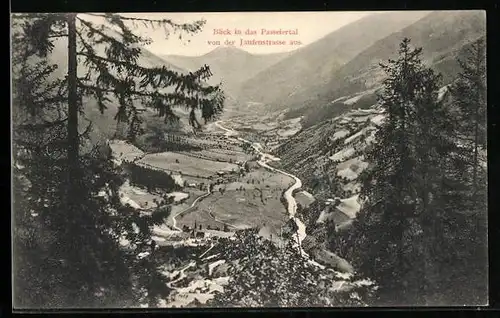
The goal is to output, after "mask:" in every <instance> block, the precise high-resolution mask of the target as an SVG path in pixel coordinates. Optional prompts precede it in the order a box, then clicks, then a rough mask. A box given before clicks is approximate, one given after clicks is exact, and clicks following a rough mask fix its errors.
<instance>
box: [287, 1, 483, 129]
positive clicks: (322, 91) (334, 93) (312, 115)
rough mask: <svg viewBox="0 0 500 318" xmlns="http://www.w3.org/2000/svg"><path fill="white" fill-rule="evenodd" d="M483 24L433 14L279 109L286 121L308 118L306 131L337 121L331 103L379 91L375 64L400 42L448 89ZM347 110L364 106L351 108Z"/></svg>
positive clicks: (469, 17) (474, 14) (470, 15)
mask: <svg viewBox="0 0 500 318" xmlns="http://www.w3.org/2000/svg"><path fill="white" fill-rule="evenodd" d="M485 22H486V21H485V14H484V13H483V12H481V11H454V12H450V11H448V12H433V13H431V14H429V15H427V16H426V17H424V18H422V19H421V20H419V21H417V22H415V23H414V24H412V25H410V26H408V27H407V28H405V29H403V30H401V31H398V32H395V33H393V34H391V35H389V36H387V37H385V38H384V39H382V40H380V41H377V42H376V43H374V44H373V45H372V46H370V47H369V48H368V49H366V50H364V51H363V52H362V53H360V54H358V55H357V56H356V57H355V58H353V59H352V60H351V61H349V62H348V63H347V64H346V65H344V66H343V67H342V68H340V69H339V70H337V71H336V72H335V74H334V76H333V77H332V79H331V80H330V81H329V82H328V83H325V84H322V85H315V86H314V87H310V88H309V89H308V90H307V91H304V92H302V93H301V94H300V96H293V98H288V99H286V100H285V101H284V102H283V105H287V107H288V108H290V109H292V111H291V112H292V114H290V115H289V116H290V117H297V116H299V115H304V114H306V116H305V117H306V118H305V119H304V121H305V122H306V123H307V124H306V126H307V125H311V124H314V123H315V122H317V121H318V120H323V119H328V118H332V117H333V116H336V115H338V113H339V112H341V111H342V109H340V108H338V107H336V105H335V104H336V103H335V102H334V101H335V100H337V99H339V98H341V97H343V96H349V95H352V94H355V93H359V92H363V91H368V90H373V89H375V88H376V87H377V86H378V85H380V82H381V80H382V79H383V76H384V74H383V72H382V70H381V68H380V67H379V63H380V62H385V61H387V59H389V58H394V57H396V55H397V52H398V49H399V43H400V42H401V40H402V39H403V38H404V37H408V38H410V39H411V44H412V45H413V46H418V47H422V48H423V55H422V56H423V59H424V61H426V62H427V63H428V65H431V66H432V67H434V68H435V69H436V70H437V71H439V72H442V73H443V80H444V84H447V83H449V82H450V81H451V80H452V79H453V78H454V77H455V76H456V74H457V71H458V69H459V67H458V62H457V57H458V56H460V55H463V54H464V52H465V50H466V49H467V47H468V46H469V45H470V43H472V42H474V41H476V40H478V39H479V38H481V37H484V36H485V27H486V25H485ZM371 98H372V100H373V98H374V96H373V93H372V97H371ZM337 104H338V103H337ZM351 107H354V108H357V107H362V108H363V107H364V106H358V105H356V103H353V104H352V105H351ZM299 108H300V109H301V110H298V109H299Z"/></svg>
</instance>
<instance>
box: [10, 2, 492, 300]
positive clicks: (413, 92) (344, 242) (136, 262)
mask: <svg viewBox="0 0 500 318" xmlns="http://www.w3.org/2000/svg"><path fill="white" fill-rule="evenodd" d="M10 22H11V24H10V31H11V32H10V48H11V87H12V90H11V138H12V139H11V147H12V148H11V151H12V155H11V160H12V165H11V171H12V172H11V173H12V179H11V182H12V187H11V188H12V193H11V195H12V207H11V213H12V224H11V235H12V271H13V272H12V279H13V281H12V306H13V308H14V309H17V310H32V309H84V308H87V309H88V308H92V309H100V308H116V309H126V308H164V309H170V308H228V307H233V308H255V307H266V308H269V307H284V308H297V307H330V308H332V307H333V308H336V307H349V308H353V307H388V306H391V307H408V306H411V307H416V306H417V307H428V306H433V307H436V306H486V305H488V240H487V233H488V231H487V228H488V220H487V214H488V213H487V210H488V207H487V188H488V187H487V149H486V148H487V134H486V126H487V125H486V122H487V121H486V108H487V106H486V105H487V99H486V93H487V89H486V87H487V83H486V12H485V11H481V10H461V11H411V10H407V11H321V12H217V13H214V12H196V13H183V12H166V13H161V12H155V13H144V12H141V13H130V12H128V13H98V12H97V13H11V15H10Z"/></svg>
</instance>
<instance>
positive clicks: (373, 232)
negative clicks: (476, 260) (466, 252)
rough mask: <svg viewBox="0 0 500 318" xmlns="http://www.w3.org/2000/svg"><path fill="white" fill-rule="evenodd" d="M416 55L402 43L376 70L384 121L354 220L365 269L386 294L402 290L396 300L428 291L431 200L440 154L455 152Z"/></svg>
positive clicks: (435, 79) (434, 80)
mask: <svg viewBox="0 0 500 318" xmlns="http://www.w3.org/2000/svg"><path fill="white" fill-rule="evenodd" d="M421 51H422V50H421V49H420V48H412V47H411V46H410V40H409V39H404V40H403V41H402V43H401V44H400V49H399V56H398V59H396V60H389V63H388V64H382V65H381V67H382V68H383V70H384V71H385V72H386V74H387V79H386V80H385V81H384V91H383V93H382V94H381V96H379V100H380V104H381V106H382V108H383V109H384V110H385V112H386V116H387V117H386V120H385V121H384V123H383V124H382V125H381V126H380V127H379V130H378V131H377V133H376V140H377V141H376V143H375V144H374V146H373V148H372V149H371V150H370V151H369V152H368V154H367V156H366V157H367V159H368V160H369V161H370V162H372V163H374V166H373V169H370V170H368V171H367V172H366V173H365V175H364V185H363V187H362V190H361V197H362V198H364V199H365V203H364V206H363V209H362V211H361V212H360V215H359V217H358V218H357V220H356V222H355V224H356V230H357V231H359V233H360V237H359V241H360V242H359V244H360V246H362V248H360V250H359V253H358V256H357V257H356V258H357V260H358V262H360V263H361V264H360V266H361V269H362V271H363V272H364V273H365V274H366V275H368V277H373V278H374V279H376V280H377V281H378V282H379V283H380V284H381V286H382V287H383V288H385V289H386V290H390V289H397V290H400V291H401V292H400V293H399V295H400V296H401V297H403V298H402V299H401V301H404V299H405V298H404V297H409V295H405V294H406V293H411V297H415V295H418V292H419V289H420V288H421V287H422V286H424V288H427V287H426V286H428V281H427V276H426V275H427V273H428V272H429V268H428V265H429V266H430V264H431V262H432V261H431V255H433V250H432V247H433V243H434V239H435V238H436V225H435V223H434V222H435V221H436V215H435V209H433V208H431V205H430V202H431V201H432V198H433V194H432V193H433V189H434V188H435V187H436V185H437V184H438V182H439V181H440V180H441V179H440V176H441V175H442V173H441V172H440V171H441V169H440V167H441V166H442V164H441V163H442V159H441V158H442V157H441V156H442V155H444V154H446V153H447V152H448V151H450V149H452V148H453V144H452V143H451V141H450V140H449V138H448V136H449V135H447V131H448V130H449V129H450V126H449V123H448V122H447V120H446V116H447V114H446V110H445V109H444V108H443V107H442V105H441V104H440V103H439V102H438V99H437V91H438V89H439V81H440V76H439V75H436V74H435V73H434V72H433V71H432V70H431V69H428V68H426V67H425V66H424V65H423V63H422V61H421V59H420V55H421ZM447 129H448V130H447ZM361 253H366V254H364V255H361ZM415 275H416V276H415ZM418 280H420V281H418ZM417 281H418V283H417ZM422 282H423V283H422ZM415 293H416V294H415ZM413 299H414V298H413Z"/></svg>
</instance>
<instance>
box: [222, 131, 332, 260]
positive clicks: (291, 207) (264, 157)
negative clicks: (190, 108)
mask: <svg viewBox="0 0 500 318" xmlns="http://www.w3.org/2000/svg"><path fill="white" fill-rule="evenodd" d="M215 126H217V127H218V128H219V129H222V130H224V131H225V132H226V134H225V135H226V136H227V137H228V138H232V139H235V140H238V141H240V142H243V143H246V144H248V145H250V146H251V147H252V148H253V149H254V150H255V151H256V152H257V153H258V154H259V155H260V159H259V161H258V164H259V165H260V166H262V167H264V168H266V169H268V170H270V171H273V172H278V173H281V174H283V175H286V176H288V177H291V178H293V179H294V180H295V183H294V184H293V185H292V186H291V187H290V188H288V190H286V191H285V194H284V197H285V200H286V202H287V205H288V208H287V211H288V215H289V216H290V218H291V219H293V220H294V222H295V224H296V225H297V237H296V239H295V241H296V244H297V246H298V248H299V249H300V252H301V253H302V255H303V256H306V257H307V258H309V255H307V254H306V253H305V252H304V250H303V249H302V244H301V243H302V240H304V238H305V237H306V226H305V224H304V223H303V222H302V221H301V220H300V219H299V218H297V217H296V216H295V215H296V214H297V201H296V200H295V198H294V197H293V193H294V191H295V190H298V189H300V188H301V187H302V181H301V180H300V179H299V178H297V177H296V176H294V175H292V174H290V173H288V172H285V171H283V170H280V169H276V168H274V167H271V166H269V165H268V164H267V163H268V162H271V161H279V160H280V158H277V157H274V156H272V155H270V154H268V153H265V152H263V151H262V150H261V149H260V147H259V145H258V144H256V143H253V142H251V141H249V140H246V139H243V138H241V137H237V135H238V132H237V131H235V130H232V129H228V128H226V127H224V126H222V125H221V123H220V122H216V123H215ZM314 263H315V262H314ZM316 264H317V265H318V266H321V267H323V266H322V265H320V264H318V263H316Z"/></svg>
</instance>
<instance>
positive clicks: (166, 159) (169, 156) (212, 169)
mask: <svg viewBox="0 0 500 318" xmlns="http://www.w3.org/2000/svg"><path fill="white" fill-rule="evenodd" d="M139 163H145V164H147V165H150V166H153V167H156V168H159V169H162V170H168V171H172V172H179V171H181V172H182V174H183V175H184V174H186V175H190V176H199V177H202V178H208V177H210V176H213V175H215V174H216V173H217V171H231V170H233V169H234V170H238V165H236V164H231V163H227V162H217V161H211V160H206V159H200V158H195V157H191V156H187V155H183V154H179V153H175V152H162V153H156V154H148V155H146V156H145V157H144V158H143V159H141V160H140V161H139Z"/></svg>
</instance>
